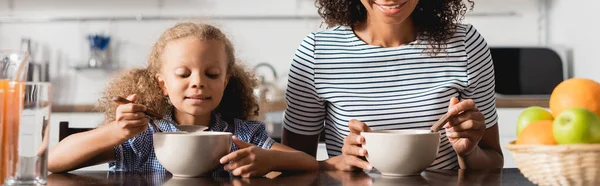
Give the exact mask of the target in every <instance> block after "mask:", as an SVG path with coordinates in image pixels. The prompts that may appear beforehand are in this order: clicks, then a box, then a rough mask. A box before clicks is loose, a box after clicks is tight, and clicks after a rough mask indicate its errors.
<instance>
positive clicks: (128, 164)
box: [109, 112, 275, 176]
mask: <svg viewBox="0 0 600 186" xmlns="http://www.w3.org/2000/svg"><path fill="white" fill-rule="evenodd" d="M168 113H169V114H167V115H166V116H165V117H164V118H163V119H161V120H157V123H158V127H159V128H160V129H161V130H162V131H164V132H180V130H179V129H177V128H176V127H175V126H174V125H173V124H172V123H175V119H174V118H173V114H172V112H168ZM166 120H170V121H171V122H168V121H166ZM151 122H152V121H151ZM231 122H233V123H227V121H225V120H223V119H222V118H221V115H220V114H213V115H212V117H211V122H210V126H209V127H208V131H220V132H230V133H232V134H233V135H235V136H236V137H237V138H238V139H240V140H242V141H244V142H246V143H251V144H254V145H256V146H258V147H261V148H263V149H270V148H271V146H272V145H273V143H274V142H275V141H274V140H273V139H271V138H270V137H269V135H268V133H267V130H266V128H265V124H264V123H263V122H261V121H245V120H240V119H233V120H232V121H231ZM153 134H154V128H152V127H151V124H150V123H148V129H147V130H146V131H144V132H142V133H140V134H139V135H137V136H135V137H133V138H131V139H129V140H127V141H125V143H123V144H120V145H117V146H115V147H114V149H115V161H113V162H110V163H109V167H110V169H111V170H121V171H128V172H166V169H165V168H164V167H163V166H162V165H161V164H160V162H159V161H158V158H157V157H156V154H155V153H154V146H153V141H154V140H153V138H152V135H153ZM236 150H238V147H237V145H235V144H232V145H231V149H230V152H233V151H236ZM212 175H213V176H222V175H230V172H227V171H225V170H224V169H223V166H220V167H219V168H217V169H216V170H214V171H213V173H212Z"/></svg>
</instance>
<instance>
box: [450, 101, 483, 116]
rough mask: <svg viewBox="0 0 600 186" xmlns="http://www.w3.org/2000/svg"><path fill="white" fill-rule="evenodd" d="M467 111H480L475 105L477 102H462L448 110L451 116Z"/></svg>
mask: <svg viewBox="0 0 600 186" xmlns="http://www.w3.org/2000/svg"><path fill="white" fill-rule="evenodd" d="M465 111H479V110H478V109H477V106H476V105H475V101H473V100H472V99H467V100H462V101H460V102H459V103H457V104H456V105H453V106H451V107H449V108H448V113H449V114H451V115H457V114H460V113H461V112H465Z"/></svg>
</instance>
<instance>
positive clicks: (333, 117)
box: [284, 25, 498, 169]
mask: <svg viewBox="0 0 600 186" xmlns="http://www.w3.org/2000/svg"><path fill="white" fill-rule="evenodd" d="M446 44H447V46H446V48H445V49H446V50H445V52H444V53H441V54H437V55H434V56H432V55H429V54H426V53H423V50H424V49H426V47H427V45H426V42H425V41H420V40H417V41H415V42H411V43H408V44H406V45H402V46H398V47H390V48H383V47H379V46H372V45H369V44H367V43H365V42H363V41H362V40H360V39H359V38H358V37H356V35H355V34H354V32H353V31H352V29H351V28H350V27H344V26H340V27H336V28H333V29H329V30H325V31H321V32H316V33H311V34H309V35H308V36H307V37H306V38H305V39H304V41H303V42H302V43H301V44H300V46H299V47H298V50H297V52H296V54H295V57H294V59H293V62H292V65H291V68H290V73H289V82H288V88H287V92H286V100H287V104H288V107H287V110H286V112H285V119H284V127H285V128H286V129H287V130H290V131H292V132H294V133H297V134H303V135H316V134H319V133H321V131H322V130H325V134H326V135H325V136H326V137H325V138H326V139H325V141H326V144H327V152H328V154H329V156H330V157H332V156H337V155H340V154H341V148H342V145H343V139H344V137H345V136H347V135H348V133H349V129H348V121H349V120H351V119H358V120H360V121H362V122H365V123H366V124H367V125H369V126H370V127H371V128H372V129H373V130H384V129H388V130H399V129H428V128H429V127H430V126H431V124H433V123H434V122H435V121H436V120H437V119H438V118H439V117H441V116H442V115H443V114H444V113H446V111H447V108H448V104H449V100H450V98H451V97H458V98H459V99H473V100H474V101H475V103H476V105H477V107H478V108H479V110H480V111H481V113H483V114H484V115H485V118H486V127H488V128H489V127H492V126H494V125H496V123H497V119H498V118H497V114H496V105H495V92H494V69H493V64H492V58H491V55H490V52H489V48H488V46H487V43H486V42H485V40H484V39H483V37H481V35H480V34H479V33H478V32H477V30H476V29H475V28H473V27H472V26H471V25H459V26H458V28H457V30H456V33H455V35H454V36H453V37H452V38H451V39H449V40H448V41H447V42H446ZM415 158H417V157H415ZM430 168H434V169H453V168H458V160H457V157H456V153H455V152H454V149H453V148H452V146H451V145H450V144H449V142H448V140H447V137H446V136H445V133H442V137H441V143H440V151H439V155H438V157H437V159H436V161H435V162H434V163H433V164H432V166H431V167H430Z"/></svg>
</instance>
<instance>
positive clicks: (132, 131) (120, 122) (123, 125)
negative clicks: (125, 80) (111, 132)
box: [112, 94, 150, 141]
mask: <svg viewBox="0 0 600 186" xmlns="http://www.w3.org/2000/svg"><path fill="white" fill-rule="evenodd" d="M136 99H137V95H135V94H132V95H129V96H128V97H127V100H129V101H131V102H134V101H135V100H136ZM144 111H146V106H144V105H140V104H135V103H128V104H122V105H119V107H117V110H116V117H115V121H114V122H113V125H112V126H113V128H114V129H115V131H118V132H116V133H115V134H116V135H118V136H117V137H118V139H120V140H121V141H126V140H128V139H131V138H133V137H135V136H137V135H138V134H140V133H142V132H144V131H145V130H146V129H148V122H149V121H150V119H149V118H148V117H146V114H144Z"/></svg>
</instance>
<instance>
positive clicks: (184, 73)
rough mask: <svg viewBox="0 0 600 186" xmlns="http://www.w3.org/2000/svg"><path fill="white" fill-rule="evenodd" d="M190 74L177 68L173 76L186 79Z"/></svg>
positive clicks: (188, 71)
mask: <svg viewBox="0 0 600 186" xmlns="http://www.w3.org/2000/svg"><path fill="white" fill-rule="evenodd" d="M191 74H192V72H191V71H190V70H187V69H184V68H178V69H176V70H175V75H177V76H178V77H180V78H187V77H189V76H190V75H191Z"/></svg>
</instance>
